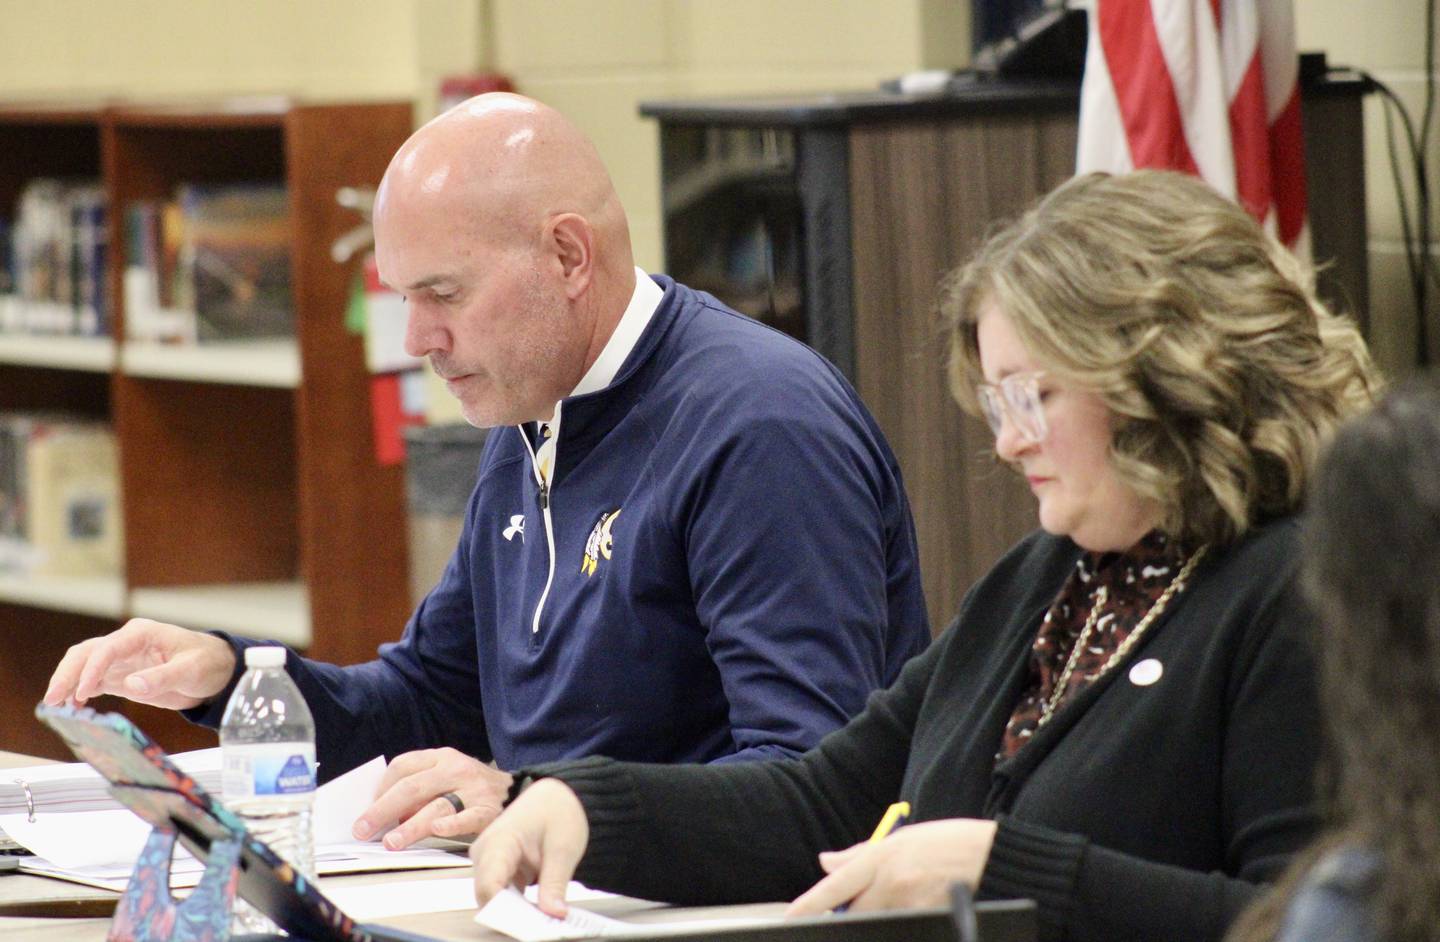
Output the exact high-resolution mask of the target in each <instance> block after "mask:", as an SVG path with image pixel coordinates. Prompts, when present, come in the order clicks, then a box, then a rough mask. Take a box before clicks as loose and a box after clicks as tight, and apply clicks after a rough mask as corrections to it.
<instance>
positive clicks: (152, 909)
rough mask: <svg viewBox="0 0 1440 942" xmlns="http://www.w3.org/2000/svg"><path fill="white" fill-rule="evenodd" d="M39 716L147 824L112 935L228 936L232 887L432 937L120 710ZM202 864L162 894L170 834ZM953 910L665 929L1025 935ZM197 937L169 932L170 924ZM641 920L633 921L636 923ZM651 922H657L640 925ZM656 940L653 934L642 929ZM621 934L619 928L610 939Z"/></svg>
mask: <svg viewBox="0 0 1440 942" xmlns="http://www.w3.org/2000/svg"><path fill="white" fill-rule="evenodd" d="M35 714H36V716H37V717H39V719H40V720H41V721H42V722H44V723H46V724H47V725H49V726H50V727H51V728H52V729H54V730H55V731H56V732H57V733H59V734H60V736H61V738H62V739H64V740H65V743H66V744H67V745H68V746H69V747H70V748H71V750H72V751H74V753H75V754H76V755H77V756H79V757H80V758H81V759H83V760H84V761H86V762H88V763H89V764H90V765H91V766H93V767H94V768H95V769H96V770H97V771H98V772H99V773H100V774H101V775H103V776H104V777H105V779H106V780H107V781H108V782H109V784H110V791H111V793H112V794H113V795H114V797H115V798H116V799H117V800H119V801H120V802H121V803H122V804H124V805H125V806H126V807H128V808H130V809H131V810H132V811H134V812H135V813H136V814H137V815H139V816H140V817H141V818H143V819H144V820H145V821H146V822H147V823H149V824H150V825H151V826H152V827H153V828H154V829H155V830H154V832H153V833H152V835H151V839H150V842H149V843H148V844H147V845H146V850H145V852H144V853H143V854H142V855H141V859H140V862H139V864H137V866H136V870H135V875H134V876H133V877H132V880H131V884H130V887H129V889H127V890H126V892H125V894H124V896H122V897H121V900H120V903H119V905H118V906H117V908H116V916H115V922H114V923H112V926H111V930H110V936H109V938H110V939H111V940H112V942H121V940H124V942H159V940H160V939H167V940H169V939H183V938H201V937H206V938H211V939H215V940H218V942H223V940H225V939H226V938H227V937H228V935H229V918H230V909H231V905H232V903H233V901H234V897H235V896H236V895H237V894H238V895H239V896H241V897H243V898H244V899H245V900H247V901H248V902H250V903H251V904H252V905H254V906H255V907H256V908H257V909H259V910H261V911H262V912H264V913H265V914H266V915H268V916H269V917H270V918H271V919H273V920H274V921H275V924H276V925H278V926H280V927H281V928H282V929H284V930H285V931H286V932H288V933H289V934H290V937H291V939H292V940H311V942H433V940H428V939H427V938H426V937H424V936H419V935H416V934H414V933H409V932H404V931H402V930H397V929H392V928H389V927H384V926H375V925H361V924H358V923H356V922H355V921H354V920H353V919H351V918H350V917H349V916H347V915H346V914H345V913H344V912H342V911H341V910H340V908H339V907H337V906H336V905H335V904H334V903H332V902H331V901H330V900H329V899H327V898H326V897H325V896H324V894H322V893H321V892H320V891H319V889H318V888H317V887H316V886H315V885H314V883H312V882H311V881H310V880H308V879H306V878H305V876H304V875H303V874H300V873H298V872H296V871H295V870H294V869H293V868H292V867H291V866H290V865H289V864H288V863H286V862H285V861H284V860H282V859H281V858H280V857H279V856H278V855H276V854H275V853H274V851H272V850H271V849H270V848H269V847H267V846H265V844H264V843H263V842H261V841H260V840H258V839H256V838H255V837H253V836H252V835H251V834H250V833H249V832H248V831H247V830H246V829H245V826H244V824H243V823H242V822H241V821H240V819H239V818H237V817H236V816H235V815H234V814H232V813H231V812H229V811H228V810H226V809H225V807H224V806H223V805H221V804H220V803H219V801H218V800H217V799H216V798H214V797H213V796H211V795H210V793H208V792H207V791H206V790H205V789H204V788H203V787H202V786H201V785H200V784H199V783H197V782H196V781H195V779H193V778H192V777H190V776H189V775H187V774H186V773H185V772H183V771H181V770H180V769H179V768H177V767H176V766H175V765H174V764H173V763H172V762H171V761H170V759H169V757H167V756H166V755H165V753H164V751H163V750H161V748H160V747H159V746H158V745H156V744H155V743H154V742H153V741H151V740H150V738H149V737H147V736H146V735H145V734H144V733H143V732H141V730H140V729H139V728H138V727H136V726H135V725H134V724H133V723H131V722H130V720H128V719H127V718H125V717H124V716H121V715H119V714H116V713H97V712H95V711H94V710H91V709H89V708H84V707H71V706H60V707H51V706H46V705H44V704H41V705H40V706H38V707H36V709H35ZM177 841H178V842H179V843H181V844H183V845H184V846H185V847H186V848H187V849H189V850H190V852H191V853H193V854H194V855H195V856H196V857H197V858H198V859H200V860H202V861H205V862H206V874H205V877H204V878H203V879H202V880H201V883H200V885H199V886H197V887H196V889H195V891H194V892H192V893H191V895H190V897H189V898H187V899H186V900H185V901H184V902H183V903H177V902H176V901H175V900H174V898H173V897H172V896H171V895H170V888H169V867H170V854H171V852H172V851H173V849H174V846H175V844H176V842H177ZM952 903H953V905H952V906H951V907H950V908H936V909H933V910H904V911H896V912H887V913H847V914H844V915H833V916H821V917H815V918H811V919H794V920H787V921H785V922H781V923H776V924H773V925H766V926H750V927H745V928H733V929H717V930H715V931H710V932H695V931H689V932H685V933H676V934H668V935H666V936H665V937H666V938H667V939H671V940H675V942H697V940H700V939H714V940H717V942H890V940H894V942H901V940H904V942H1033V940H1034V939H1035V933H1036V923H1035V906H1034V904H1033V903H1031V902H1029V901H1007V902H982V903H978V904H977V903H973V902H972V901H971V898H970V894H969V893H968V891H966V890H965V888H964V887H957V888H956V890H955V892H954V896H953V900H952ZM182 924H184V925H190V926H193V927H194V928H195V929H196V930H197V931H199V932H200V933H201V934H199V935H194V936H189V935H185V934H183V933H182V934H176V932H175V928H176V927H177V926H181V925H182ZM637 928H638V927H637ZM647 928H650V929H652V930H653V928H654V927H653V926H651V927H647ZM646 935H647V937H650V938H653V937H654V933H653V931H652V932H647V933H646ZM610 938H619V936H610Z"/></svg>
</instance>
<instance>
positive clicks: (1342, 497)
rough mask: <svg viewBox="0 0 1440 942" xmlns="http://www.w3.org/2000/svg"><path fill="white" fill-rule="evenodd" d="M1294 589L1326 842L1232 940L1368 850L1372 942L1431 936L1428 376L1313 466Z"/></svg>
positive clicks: (1257, 934) (1434, 816)
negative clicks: (1320, 868)
mask: <svg viewBox="0 0 1440 942" xmlns="http://www.w3.org/2000/svg"><path fill="white" fill-rule="evenodd" d="M1305 526H1306V539H1305V550H1304V552H1305V557H1304V565H1303V567H1302V572H1303V579H1302V581H1303V585H1304V587H1305V591H1306V594H1307V596H1308V597H1309V598H1310V600H1311V601H1312V602H1313V604H1314V606H1315V609H1316V612H1317V615H1318V619H1317V620H1318V623H1319V637H1318V638H1317V645H1318V649H1319V651H1318V654H1319V663H1320V678H1321V698H1322V703H1323V705H1324V708H1325V721H1326V728H1327V733H1328V737H1329V742H1328V743H1327V753H1326V758H1325V763H1326V774H1325V776H1324V778H1325V780H1326V781H1327V782H1328V784H1329V786H1330V788H1329V790H1330V791H1331V792H1332V794H1331V795H1330V796H1329V805H1330V807H1329V808H1328V809H1327V817H1328V818H1329V819H1330V833H1329V834H1328V835H1327V836H1325V837H1324V838H1322V840H1321V842H1320V843H1319V845H1318V846H1317V849H1316V850H1315V851H1314V852H1312V853H1311V854H1309V855H1307V856H1306V857H1304V858H1303V859H1302V860H1301V861H1299V862H1298V863H1297V864H1296V866H1295V867H1294V868H1292V871H1291V873H1290V874H1289V875H1288V877H1287V879H1285V880H1283V881H1282V882H1281V884H1280V886H1279V887H1277V889H1276V891H1275V892H1274V893H1272V894H1271V895H1270V896H1269V897H1268V898H1267V899H1265V900H1264V901H1262V903H1260V904H1259V905H1258V906H1257V907H1256V908H1255V909H1254V910H1252V911H1251V912H1250V913H1247V915H1246V918H1245V919H1243V920H1242V921H1241V922H1240V923H1238V924H1237V925H1236V928H1235V932H1234V933H1233V934H1232V936H1231V938H1232V940H1239V939H1244V940H1260V939H1271V938H1274V936H1275V933H1276V931H1277V929H1278V926H1279V922H1280V919H1281V918H1282V915H1283V912H1284V909H1285V906H1286V904H1287V903H1288V901H1289V899H1290V897H1291V896H1292V895H1293V893H1294V890H1295V888H1296V886H1297V885H1298V884H1299V882H1300V880H1301V879H1303V877H1304V875H1305V873H1306V872H1307V870H1308V868H1309V866H1310V865H1312V864H1313V863H1314V862H1315V861H1316V860H1317V859H1318V858H1320V857H1321V856H1323V855H1324V853H1325V851H1326V850H1328V849H1329V848H1331V847H1334V846H1337V845H1340V844H1358V845H1361V846H1364V847H1367V848H1369V849H1371V850H1373V851H1375V852H1376V853H1377V854H1378V856H1379V859H1380V873H1379V879H1378V882H1377V884H1376V890H1375V896H1374V898H1373V907H1374V909H1373V912H1374V914H1375V918H1376V926H1377V929H1378V930H1379V932H1378V935H1377V938H1383V939H1386V940H1390V942H1420V940H1430V939H1434V938H1436V934H1437V932H1440V374H1431V375H1429V376H1426V377H1423V378H1418V379H1412V380H1410V381H1408V382H1406V383H1403V384H1401V385H1399V386H1397V387H1396V388H1395V389H1394V390H1392V391H1391V393H1390V394H1389V395H1388V396H1386V397H1385V399H1384V400H1383V401H1382V402H1381V403H1380V405H1379V406H1377V407H1376V408H1375V409H1374V410H1373V411H1372V412H1370V413H1369V414H1367V415H1365V416H1363V417H1361V418H1359V419H1357V420H1355V421H1353V422H1351V423H1349V424H1347V425H1346V426H1344V427H1342V428H1341V430H1340V431H1339V432H1338V433H1337V434H1336V436H1335V439H1334V441H1333V443H1332V444H1331V446H1330V448H1329V450H1328V451H1327V453H1326V454H1325V455H1324V457H1323V459H1322V460H1321V462H1320V465H1319V468H1318V471H1317V474H1316V478H1315V481H1314V485H1313V489H1312V493H1311V498H1310V508H1309V512H1308V514H1307V519H1306V524H1305Z"/></svg>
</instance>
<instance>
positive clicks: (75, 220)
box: [0, 177, 111, 336]
mask: <svg viewBox="0 0 1440 942" xmlns="http://www.w3.org/2000/svg"><path fill="white" fill-rule="evenodd" d="M107 243H108V237H107V230H106V224H105V194H104V191H103V189H102V188H101V187H100V185H99V184H98V183H95V182H93V181H72V180H60V179H55V178H50V177H37V178H35V179H32V180H30V181H29V182H27V183H26V184H25V186H24V188H23V189H22V190H21V191H20V196H19V199H18V200H17V201H16V214H15V218H14V219H13V220H6V221H4V222H3V223H0V248H3V251H4V255H5V263H4V265H3V266H0V269H3V270H0V331H3V332H7V333H25V334H46V335H48V334H77V335H83V336H100V335H106V334H108V333H109V331H110V308H111V305H110V300H109V297H108V293H107V285H106V278H105V257H106V253H107V250H108V245H107Z"/></svg>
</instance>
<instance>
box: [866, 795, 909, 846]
mask: <svg viewBox="0 0 1440 942" xmlns="http://www.w3.org/2000/svg"><path fill="white" fill-rule="evenodd" d="M908 817H910V802H908V801H897V802H895V804H893V805H891V806H890V807H888V808H886V809H885V814H884V815H883V816H882V817H881V818H880V823H879V824H877V825H875V833H874V834H871V835H870V843H872V844H873V843H875V842H876V841H883V840H884V839H885V838H886V837H887V836H889V834H890V832H891V831H893V830H895V829H896V828H897V827H899V826H900V825H902V824H904V823H905V819H906V818H908Z"/></svg>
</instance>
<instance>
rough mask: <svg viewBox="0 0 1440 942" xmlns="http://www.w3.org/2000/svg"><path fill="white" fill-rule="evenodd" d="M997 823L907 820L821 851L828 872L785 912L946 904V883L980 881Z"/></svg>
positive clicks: (800, 913) (799, 913)
mask: <svg viewBox="0 0 1440 942" xmlns="http://www.w3.org/2000/svg"><path fill="white" fill-rule="evenodd" d="M994 843H995V822H994V821H981V820H976V819H974V818H951V819H948V820H945V821H927V822H925V823H923V824H910V825H906V826H905V827H903V828H900V829H899V830H898V831H895V832H894V833H892V834H891V835H890V836H889V837H887V838H885V839H884V840H882V841H876V842H875V843H873V844H872V843H869V842H866V843H864V844H856V845H854V846H853V847H849V848H846V849H845V850H841V851H834V852H830V853H824V854H821V855H820V866H821V868H822V869H824V871H825V872H826V873H827V874H828V876H826V877H825V878H824V879H823V880H821V881H820V882H819V883H817V884H815V885H814V886H812V887H811V888H810V889H808V890H806V891H805V893H804V894H802V895H801V896H800V897H798V898H797V899H796V900H795V902H793V903H791V904H790V908H789V909H787V910H786V911H785V914H786V915H787V916H810V915H815V914H817V913H823V912H828V911H830V910H832V909H834V908H835V907H837V906H841V905H843V904H846V903H848V904H849V906H850V909H851V910H867V909H902V908H913V907H917V906H944V905H947V904H948V903H949V901H950V886H951V885H952V884H954V883H964V884H965V885H966V886H968V887H970V888H971V889H972V890H973V889H974V888H975V886H976V884H978V883H979V882H980V874H981V872H983V871H984V869H985V861H986V860H988V859H989V857H990V846H991V845H992V844H994Z"/></svg>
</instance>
